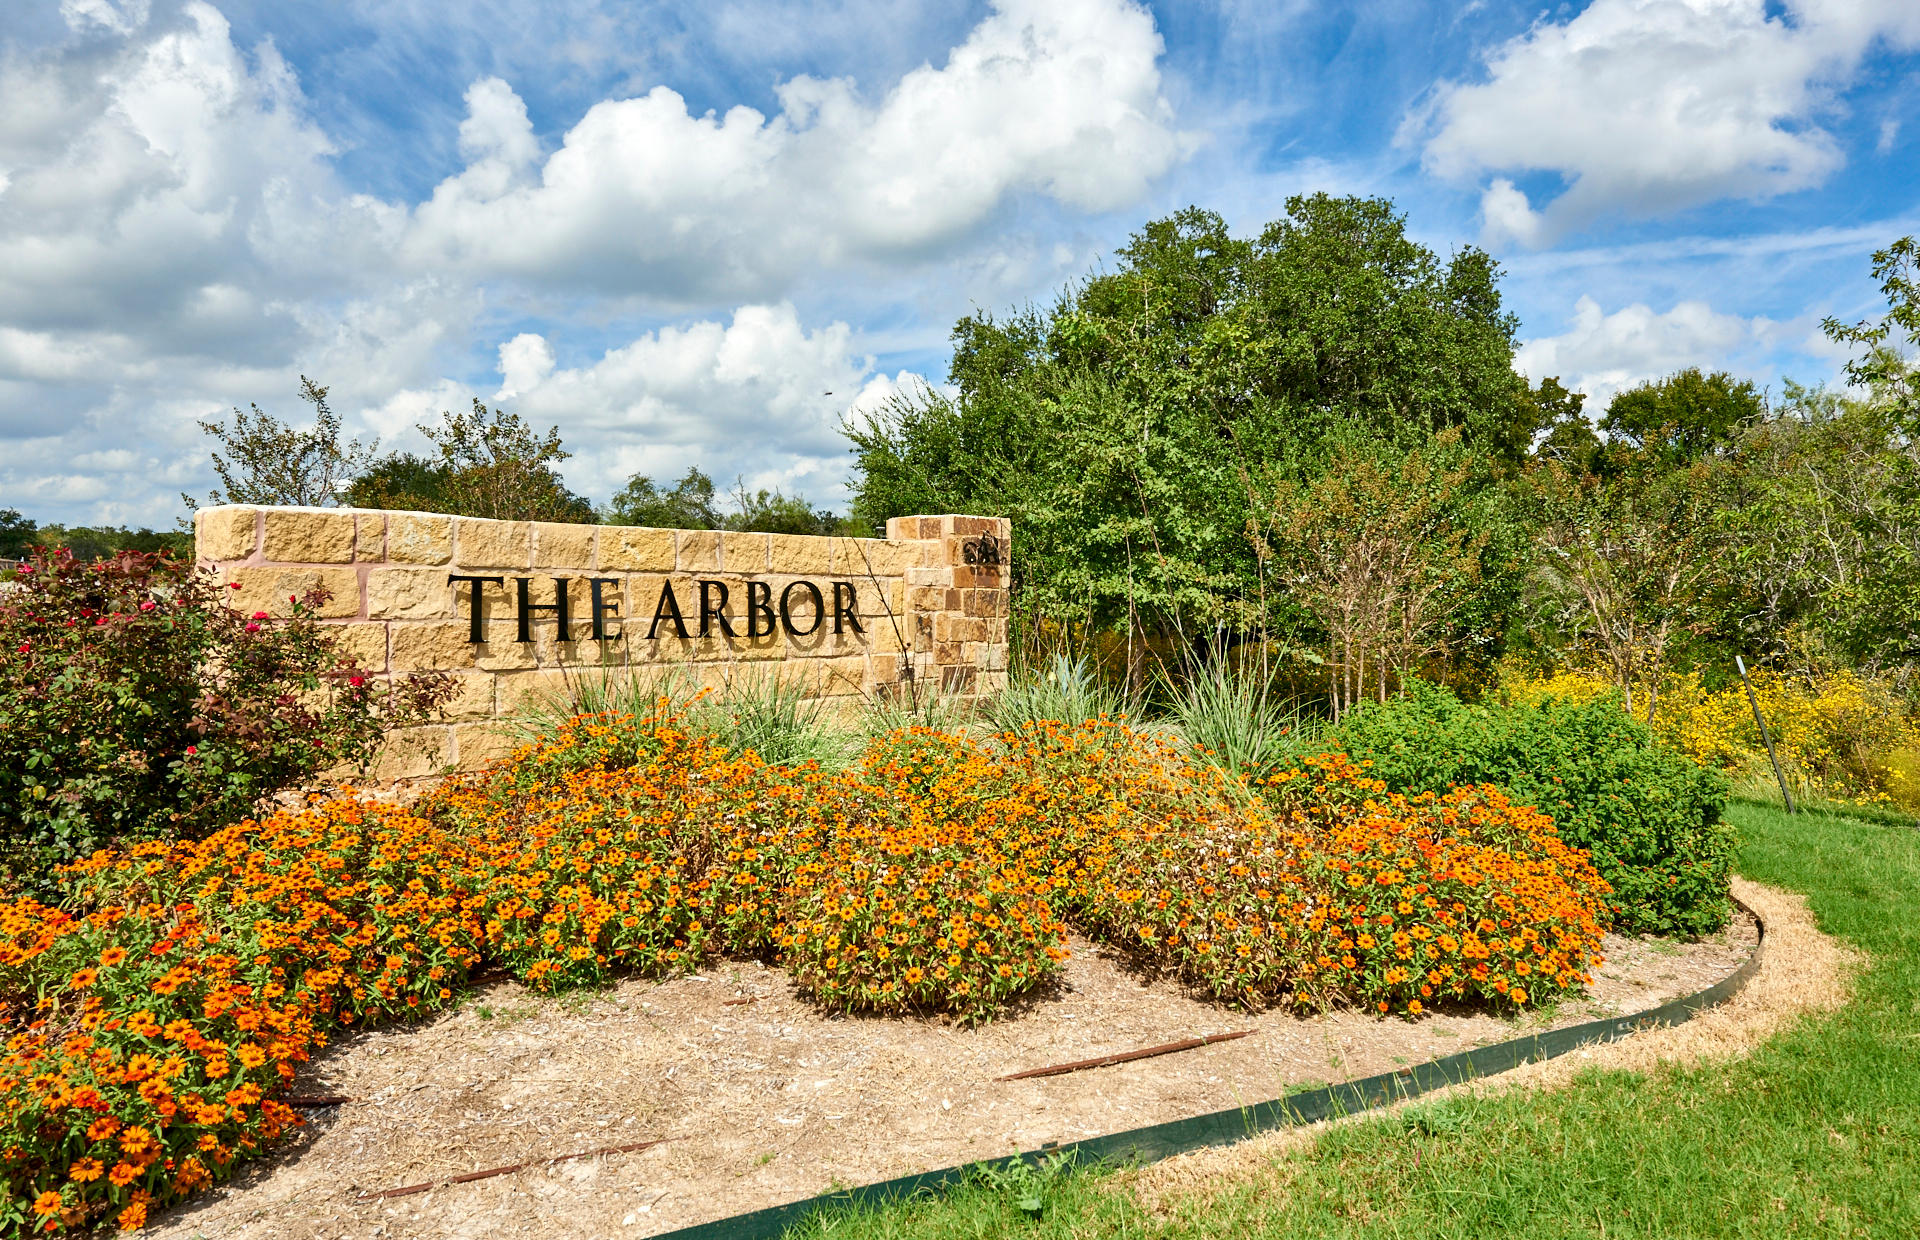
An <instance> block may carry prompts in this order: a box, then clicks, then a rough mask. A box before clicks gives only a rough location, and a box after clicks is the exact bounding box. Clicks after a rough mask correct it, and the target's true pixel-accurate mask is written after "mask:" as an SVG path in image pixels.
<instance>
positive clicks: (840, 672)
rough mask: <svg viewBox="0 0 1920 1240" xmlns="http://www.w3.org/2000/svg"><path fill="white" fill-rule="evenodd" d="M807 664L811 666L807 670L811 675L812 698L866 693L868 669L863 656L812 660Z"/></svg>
mask: <svg viewBox="0 0 1920 1240" xmlns="http://www.w3.org/2000/svg"><path fill="white" fill-rule="evenodd" d="M809 662H810V664H811V667H810V669H809V670H810V671H811V672H812V674H813V688H812V693H813V694H814V696H816V697H841V696H845V695H847V694H857V693H865V692H866V691H867V687H868V667H867V659H866V656H865V655H849V656H843V657H840V658H833V659H813V660H810V661H809Z"/></svg>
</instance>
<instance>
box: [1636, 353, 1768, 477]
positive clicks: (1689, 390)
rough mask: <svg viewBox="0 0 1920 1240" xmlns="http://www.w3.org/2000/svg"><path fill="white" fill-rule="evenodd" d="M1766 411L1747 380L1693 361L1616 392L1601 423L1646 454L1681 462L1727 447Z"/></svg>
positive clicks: (1764, 405)
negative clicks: (1702, 367) (1705, 369)
mask: <svg viewBox="0 0 1920 1240" xmlns="http://www.w3.org/2000/svg"><path fill="white" fill-rule="evenodd" d="M1766 413H1767V402H1766V398H1765V397H1764V396H1762V395H1761V394H1760V391H1759V389H1758V388H1756V387H1754V386H1753V384H1752V383H1751V382H1749V381H1747V380H1744V379H1735V378H1734V377H1733V376H1732V375H1730V374H1728V373H1727V372H1726V371H1724V370H1716V371H1714V372H1713V373H1712V374H1702V373H1701V371H1700V368H1699V367H1698V366H1693V367H1689V368H1688V369H1686V370H1682V371H1679V372H1677V373H1675V374H1671V375H1668V376H1667V377H1666V378H1664V379H1661V380H1659V381H1658V382H1656V383H1643V384H1641V385H1640V386H1638V387H1633V388H1628V389H1627V390H1626V391H1624V392H1621V393H1620V394H1619V395H1618V396H1615V397H1614V398H1613V403H1612V404H1610V405H1609V406H1607V416H1606V417H1605V418H1603V419H1602V420H1601V422H1600V429H1602V430H1604V431H1606V432H1607V435H1608V436H1609V437H1610V438H1611V439H1612V440H1614V441H1616V442H1620V443H1628V444H1632V445H1633V446H1634V447H1636V448H1638V449H1639V450H1640V451H1641V452H1642V453H1643V454H1645V455H1647V456H1648V457H1649V458H1653V459H1657V460H1659V461H1660V462H1662V463H1663V464H1666V465H1677V466H1685V465H1690V464H1692V463H1693V462H1694V461H1697V460H1699V459H1700V458H1702V457H1704V456H1706V455H1707V454H1708V453H1710V452H1716V451H1719V450H1721V449H1724V448H1726V447H1727V446H1728V445H1729V444H1731V443H1732V442H1733V439H1734V436H1735V435H1736V434H1737V433H1738V431H1739V429H1740V428H1741V427H1742V426H1750V425H1753V424H1754V423H1757V422H1759V421H1760V420H1761V419H1763V418H1764V417H1765V416H1766Z"/></svg>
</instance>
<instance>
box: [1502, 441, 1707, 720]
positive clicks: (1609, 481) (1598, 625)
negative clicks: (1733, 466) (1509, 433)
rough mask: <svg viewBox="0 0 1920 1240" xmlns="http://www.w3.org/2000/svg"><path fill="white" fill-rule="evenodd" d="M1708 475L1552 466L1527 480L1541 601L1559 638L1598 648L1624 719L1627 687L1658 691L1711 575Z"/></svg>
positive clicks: (1630, 705) (1697, 470)
mask: <svg viewBox="0 0 1920 1240" xmlns="http://www.w3.org/2000/svg"><path fill="white" fill-rule="evenodd" d="M1710 474H1711V466H1709V465H1705V464H1702V465H1696V466H1694V467H1693V468H1691V469H1687V470H1678V471H1659V470H1650V469H1641V468H1632V467H1630V468H1628V469H1627V470H1626V471H1625V472H1624V473H1621V474H1619V475H1618V476H1615V477H1611V478H1601V477H1597V476H1595V475H1592V474H1579V473H1576V472H1574V471H1573V470H1569V469H1567V468H1566V467H1565V466H1563V465H1561V464H1559V463H1558V462H1554V461H1549V462H1546V463H1544V464H1542V465H1539V466H1536V467H1535V468H1534V469H1533V470H1532V471H1531V473H1530V474H1529V477H1528V483H1529V485H1530V492H1531V493H1530V496H1529V499H1530V501H1531V503H1532V505H1533V508H1534V518H1535V523H1536V524H1535V529H1536V540H1537V545H1538V548H1539V551H1540V553H1541V565H1540V569H1539V573H1538V584H1539V585H1540V587H1541V588H1542V592H1541V597H1542V601H1543V602H1544V603H1545V604H1546V605H1547V607H1548V608H1549V610H1550V612H1551V614H1552V615H1553V617H1554V619H1555V621H1556V622H1557V624H1558V626H1559V628H1560V629H1561V631H1562V632H1563V633H1566V634H1568V635H1570V636H1572V637H1574V638H1575V639H1576V640H1578V639H1585V640H1587V641H1590V642H1591V643H1593V645H1594V646H1595V647H1596V648H1597V649H1598V650H1599V652H1600V654H1601V655H1602V656H1603V657H1604V658H1605V659H1606V661H1607V666H1608V668H1609V669H1610V671H1611V672H1612V674H1613V679H1614V682H1615V683H1616V684H1618V685H1619V686H1620V689H1621V691H1622V693H1623V694H1624V695H1625V699H1626V706H1627V710H1628V711H1629V712H1632V711H1633V710H1634V685H1635V684H1636V683H1638V682H1640V681H1642V680H1646V681H1649V682H1651V683H1653V684H1655V685H1657V684H1658V682H1659V677H1660V674H1661V672H1662V670H1663V669H1664V667H1665V664H1666V657H1667V651H1668V648H1669V646H1670V645H1671V644H1672V642H1673V641H1674V640H1675V639H1676V638H1677V637H1678V636H1679V635H1680V634H1682V633H1683V632H1686V631H1688V630H1689V628H1690V626H1691V625H1692V624H1693V623H1694V622H1695V621H1696V620H1698V619H1699V618H1700V617H1701V615H1702V612H1703V608H1704V607H1705V606H1706V605H1707V601H1708V598H1709V596H1710V595H1711V593H1712V592H1713V589H1714V586H1715V585H1716V583H1717V580H1718V577H1719V575H1720V572H1721V565H1720V556H1719V547H1718V540H1717V531H1716V525H1715V519H1714V506H1713V503H1712V497H1713V494H1714V485H1713V482H1714V480H1713V478H1712V477H1711V476H1710ZM1656 691H1657V690H1656ZM1652 707H1653V704H1652V703H1651V702H1649V703H1648V713H1649V716H1650V715H1651V713H1652Z"/></svg>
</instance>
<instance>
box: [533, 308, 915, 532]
mask: <svg viewBox="0 0 1920 1240" xmlns="http://www.w3.org/2000/svg"><path fill="white" fill-rule="evenodd" d="M500 373H501V378H502V380H503V384H502V388H501V393H502V396H503V397H504V396H505V395H506V394H507V393H508V392H509V391H510V392H511V394H512V398H513V399H512V402H511V408H512V409H513V410H514V411H515V412H517V413H519V414H520V415H521V416H522V417H524V418H526V419H527V420H528V421H529V422H532V423H533V424H534V425H536V426H540V427H545V426H547V425H550V424H558V425H560V426H561V427H562V429H563V432H564V434H565V436H566V439H567V442H568V444H569V446H570V447H572V448H574V449H575V451H576V454H577V455H576V459H575V460H572V461H569V462H568V463H567V467H566V475H567V480H568V482H569V483H570V484H571V485H572V486H573V487H574V489H576V490H584V491H585V492H586V493H588V494H593V495H608V494H611V493H612V492H613V491H615V490H617V489H619V488H620V487H621V486H622V485H624V483H625V482H626V479H627V478H628V477H629V476H630V475H632V474H635V473H644V474H647V475H649V476H651V477H653V478H655V479H656V480H661V481H665V480H670V479H672V478H677V477H679V476H680V475H681V474H683V473H684V472H686V470H687V468H688V467H689V466H695V465H697V466H700V467H701V468H703V469H705V470H706V471H707V472H709V473H712V474H715V475H724V476H716V477H715V481H716V482H719V483H721V484H723V485H731V484H732V482H733V480H734V476H735V475H736V474H738V475H741V476H743V477H744V478H745V480H746V481H747V483H748V484H749V485H750V486H754V487H776V486H777V487H781V488H783V489H785V490H787V491H789V492H793V491H799V492H802V493H805V494H807V495H809V496H811V497H813V498H814V499H815V501H816V502H821V503H828V502H831V503H839V502H842V500H843V496H841V495H840V494H839V493H838V490H837V487H836V486H835V485H834V484H836V483H837V482H838V481H839V480H840V479H841V478H842V477H843V476H844V474H845V472H846V459H847V442H846V440H845V439H844V438H843V437H842V436H841V435H840V433H839V426H840V419H841V417H842V416H843V415H844V414H845V413H846V412H847V411H848V410H849V409H852V408H855V407H870V406H871V405H872V404H873V403H875V402H877V401H878V400H883V399H884V398H885V395H886V394H888V393H890V392H891V391H892V390H894V388H895V387H896V386H898V387H906V386H909V385H911V384H913V383H916V382H919V381H920V380H919V378H918V376H914V375H908V374H901V375H898V376H895V377H894V378H893V379H887V378H885V377H884V376H880V375H876V374H875V373H874V365H873V359H872V358H871V357H869V356H866V355H864V354H863V353H861V352H860V350H859V347H858V341H857V340H856V338H855V334H854V331H853V329H852V328H851V327H849V326H848V325H847V324H845V323H838V322H836V323H830V324H828V325H826V326H824V327H818V328H815V329H813V330H811V331H809V330H808V329H807V328H806V327H805V326H804V325H803V324H802V323H801V321H800V317H799V315H798V314H797V313H796V312H795V310H794V308H793V307H792V306H791V305H789V304H786V303H779V304H774V305H749V306H742V307H740V308H739V309H737V310H735V311H734V312H733V314H732V316H731V318H730V319H729V320H728V321H726V322H721V321H719V320H717V319H702V320H699V321H696V322H691V323H684V324H676V325H673V326H667V327H662V328H660V329H659V330H657V331H653V332H649V333H647V334H645V335H643V336H641V337H639V338H637V339H635V340H633V341H632V342H630V343H628V344H625V345H622V346H620V347H618V348H614V349H609V350H607V351H606V353H605V354H603V355H602V356H601V357H600V358H599V359H598V360H596V361H594V362H591V363H589V364H585V365H581V366H578V367H571V368H561V369H556V368H555V367H554V357H553V350H552V346H551V345H550V344H549V343H548V342H547V341H546V340H545V339H544V338H543V337H541V336H538V335H534V334H528V333H523V334H521V335H519V336H516V337H515V338H514V339H512V340H511V341H508V342H507V343H506V344H504V345H502V346H501V348H500ZM583 447H590V451H581V449H582V448H583Z"/></svg>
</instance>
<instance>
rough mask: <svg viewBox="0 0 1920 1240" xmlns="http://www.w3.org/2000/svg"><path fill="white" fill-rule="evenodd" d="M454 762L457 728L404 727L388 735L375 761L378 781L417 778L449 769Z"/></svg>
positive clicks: (374, 765) (375, 776) (374, 767)
mask: <svg viewBox="0 0 1920 1240" xmlns="http://www.w3.org/2000/svg"><path fill="white" fill-rule="evenodd" d="M452 761H453V729H452V728H449V727H446V726H444V725H442V726H435V727H422V728H402V729H400V730H398V731H395V732H389V733H387V737H386V743H385V744H383V745H382V746H381V748H380V752H379V754H378V755H377V756H376V757H375V758H374V763H373V776H374V778H375V779H381V780H387V779H417V778H419V777H420V776H422V775H432V774H435V773H436V772H438V771H441V770H443V769H445V768H446V767H447V766H448V765H450V764H451V763H452Z"/></svg>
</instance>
